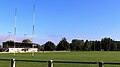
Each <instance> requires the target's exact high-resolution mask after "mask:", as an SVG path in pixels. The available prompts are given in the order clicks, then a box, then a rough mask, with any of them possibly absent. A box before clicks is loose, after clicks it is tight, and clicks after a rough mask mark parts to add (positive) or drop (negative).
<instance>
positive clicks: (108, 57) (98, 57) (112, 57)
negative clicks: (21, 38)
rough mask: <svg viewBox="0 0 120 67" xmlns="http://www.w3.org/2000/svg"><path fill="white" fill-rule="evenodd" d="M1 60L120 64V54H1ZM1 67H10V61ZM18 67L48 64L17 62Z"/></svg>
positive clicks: (58, 66)
mask: <svg viewBox="0 0 120 67" xmlns="http://www.w3.org/2000/svg"><path fill="white" fill-rule="evenodd" d="M0 58H15V59H26V60H62V61H85V62H87V61H90V62H97V61H103V62H120V52H119V51H118V52H114V51H113V52H104V51H103V52H92V51H89V52H44V53H42V52H40V53H35V56H34V57H32V56H31V53H17V54H16V56H14V55H13V54H12V53H11V54H9V53H0ZM0 67H10V61H2V60H0ZM16 67H47V63H43V62H42V63H40V62H16ZM54 67H98V65H92V64H90V65H85V64H62V63H54ZM105 67H120V65H105Z"/></svg>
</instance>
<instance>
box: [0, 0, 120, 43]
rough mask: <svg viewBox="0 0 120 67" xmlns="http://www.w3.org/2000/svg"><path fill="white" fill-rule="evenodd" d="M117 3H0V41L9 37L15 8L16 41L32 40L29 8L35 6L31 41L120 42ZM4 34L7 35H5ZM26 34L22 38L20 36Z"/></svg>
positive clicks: (96, 0)
mask: <svg viewBox="0 0 120 67" xmlns="http://www.w3.org/2000/svg"><path fill="white" fill-rule="evenodd" d="M119 3H120V0H1V1H0V28H1V31H0V41H1V42H2V41H6V40H8V39H12V38H13V33H14V29H13V28H14V10H15V8H17V19H16V26H17V32H16V37H17V38H16V41H22V40H23V39H24V38H29V39H31V37H32V11H33V10H32V8H33V5H35V37H34V42H37V43H40V44H43V43H45V42H46V41H49V40H50V41H53V42H55V43H58V42H59V41H60V40H61V38H63V37H66V39H68V41H69V42H70V41H71V40H72V39H84V40H86V39H88V40H99V39H102V38H104V37H111V38H112V39H115V40H120V37H119V33H120V31H119V28H120V19H119V18H120V4H119ZM8 32H11V34H9V33H8ZM24 34H26V36H24Z"/></svg>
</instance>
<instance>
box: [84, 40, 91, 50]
mask: <svg viewBox="0 0 120 67" xmlns="http://www.w3.org/2000/svg"><path fill="white" fill-rule="evenodd" d="M91 46H92V41H88V40H86V41H85V44H84V50H85V51H91V50H92V49H91Z"/></svg>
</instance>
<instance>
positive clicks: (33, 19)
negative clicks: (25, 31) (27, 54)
mask: <svg viewBox="0 0 120 67" xmlns="http://www.w3.org/2000/svg"><path fill="white" fill-rule="evenodd" d="M32 23H33V27H32V29H33V31H32V42H33V43H34V29H35V28H34V23H35V5H33V17H32ZM32 48H34V44H32ZM32 56H34V49H32Z"/></svg>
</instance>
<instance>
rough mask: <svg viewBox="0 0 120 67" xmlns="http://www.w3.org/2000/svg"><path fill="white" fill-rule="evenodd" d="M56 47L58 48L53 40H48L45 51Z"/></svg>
mask: <svg viewBox="0 0 120 67" xmlns="http://www.w3.org/2000/svg"><path fill="white" fill-rule="evenodd" d="M55 48H56V46H55V44H54V43H53V42H51V41H48V42H46V43H45V44H44V50H45V51H53V50H55Z"/></svg>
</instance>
